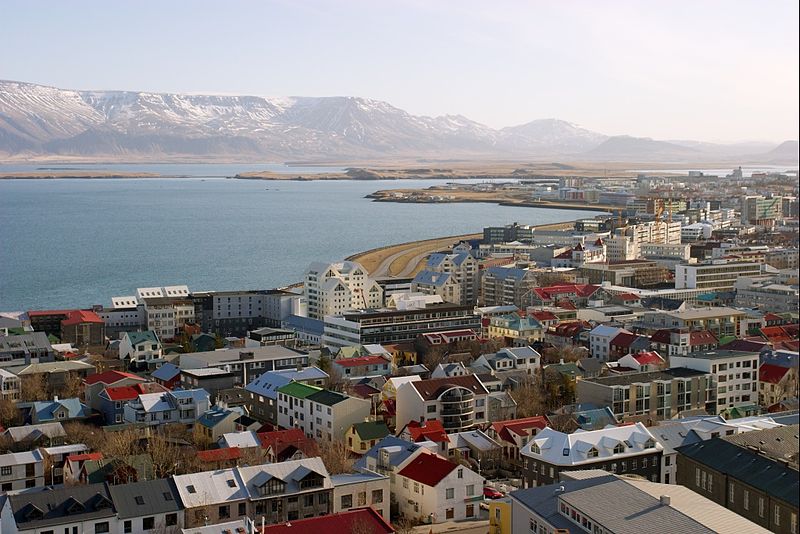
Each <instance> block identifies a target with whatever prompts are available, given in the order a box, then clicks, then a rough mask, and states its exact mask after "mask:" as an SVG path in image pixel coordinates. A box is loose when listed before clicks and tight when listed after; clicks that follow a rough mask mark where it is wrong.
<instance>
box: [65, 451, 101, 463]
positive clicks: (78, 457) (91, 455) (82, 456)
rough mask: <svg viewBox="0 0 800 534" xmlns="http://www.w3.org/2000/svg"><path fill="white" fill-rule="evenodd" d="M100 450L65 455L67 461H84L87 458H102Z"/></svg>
mask: <svg viewBox="0 0 800 534" xmlns="http://www.w3.org/2000/svg"><path fill="white" fill-rule="evenodd" d="M102 459H103V453H102V452H87V453H83V454H70V455H69V456H67V461H68V462H85V461H87V460H102Z"/></svg>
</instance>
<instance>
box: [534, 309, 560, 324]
mask: <svg viewBox="0 0 800 534" xmlns="http://www.w3.org/2000/svg"><path fill="white" fill-rule="evenodd" d="M531 315H532V316H533V318H534V319H536V320H537V321H540V322H541V321H555V320H557V319H558V317H556V315H555V314H554V313H553V312H549V311H535V312H531Z"/></svg>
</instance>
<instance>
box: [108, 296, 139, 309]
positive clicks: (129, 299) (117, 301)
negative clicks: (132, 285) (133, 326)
mask: <svg viewBox="0 0 800 534" xmlns="http://www.w3.org/2000/svg"><path fill="white" fill-rule="evenodd" d="M138 305H139V299H137V298H136V296H135V295H129V296H124V297H111V306H112V307H113V308H135V307H136V306H138Z"/></svg>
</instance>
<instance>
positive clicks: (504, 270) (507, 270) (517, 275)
mask: <svg viewBox="0 0 800 534" xmlns="http://www.w3.org/2000/svg"><path fill="white" fill-rule="evenodd" d="M486 272H489V273H491V274H492V276H496V277H497V278H513V279H515V280H522V279H523V278H525V276H526V275H527V274H528V271H526V270H525V269H517V268H516V267H489V268H488V269H486Z"/></svg>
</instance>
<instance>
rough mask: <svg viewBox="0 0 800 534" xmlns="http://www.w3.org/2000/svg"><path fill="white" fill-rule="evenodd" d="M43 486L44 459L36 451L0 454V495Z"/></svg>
mask: <svg viewBox="0 0 800 534" xmlns="http://www.w3.org/2000/svg"><path fill="white" fill-rule="evenodd" d="M42 486H44V458H43V457H42V453H41V452H39V450H38V449H36V450H34V451H30V452H10V453H7V454H0V493H4V492H7V491H14V490H22V489H25V488H37V487H42Z"/></svg>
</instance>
